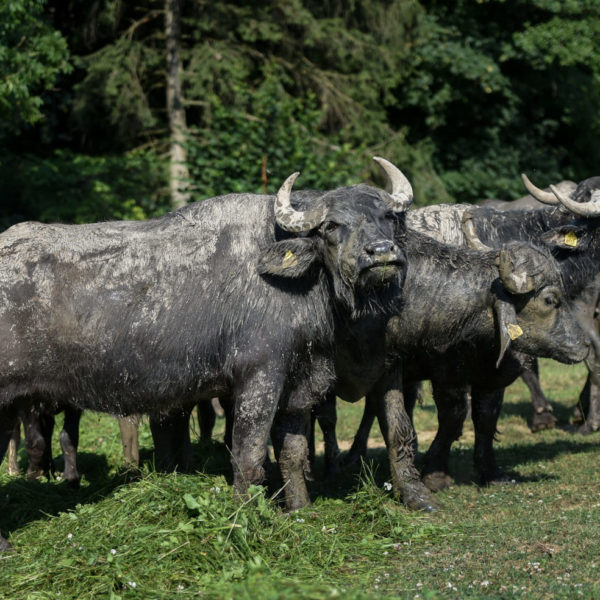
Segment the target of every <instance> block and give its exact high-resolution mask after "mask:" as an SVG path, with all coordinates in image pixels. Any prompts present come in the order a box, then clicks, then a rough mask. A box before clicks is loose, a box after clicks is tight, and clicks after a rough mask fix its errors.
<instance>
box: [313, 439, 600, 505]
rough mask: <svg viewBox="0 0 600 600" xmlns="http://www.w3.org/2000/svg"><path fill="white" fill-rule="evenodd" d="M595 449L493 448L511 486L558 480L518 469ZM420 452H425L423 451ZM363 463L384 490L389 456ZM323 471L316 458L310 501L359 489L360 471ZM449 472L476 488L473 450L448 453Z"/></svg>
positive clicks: (568, 443)
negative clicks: (328, 474) (330, 474)
mask: <svg viewBox="0 0 600 600" xmlns="http://www.w3.org/2000/svg"><path fill="white" fill-rule="evenodd" d="M532 435H533V434H532ZM597 447H598V444H597V443H596V442H594V441H589V442H583V441H579V440H575V439H573V440H553V441H542V440H537V441H535V438H532V440H531V441H528V442H527V443H523V444H514V445H512V446H510V447H507V448H496V459H497V462H498V464H499V465H500V466H501V467H502V468H503V470H504V472H505V474H506V475H507V476H508V477H509V478H510V479H514V483H516V484H518V483H535V482H538V481H549V480H556V479H558V477H557V476H555V475H552V474H550V473H545V472H535V473H528V474H527V475H524V474H521V473H520V472H519V467H520V466H523V465H525V464H527V463H532V462H544V461H550V460H553V459H555V458H557V457H559V456H561V455H563V454H578V453H582V452H589V451H591V450H594V449H596V448H597ZM423 450H426V448H424V449H423ZM365 462H366V464H367V465H368V468H369V470H370V471H371V472H372V475H373V479H374V481H375V483H376V484H377V485H378V486H383V484H384V482H386V481H390V470H389V464H388V455H387V451H386V450H385V448H378V449H370V450H369V451H368V452H367V457H366V459H365ZM423 462H424V454H423V453H419V456H418V457H417V460H416V463H417V467H418V468H419V469H420V468H422V466H423ZM323 471H324V464H323V457H322V456H318V457H317V460H316V464H315V468H314V473H315V481H313V482H312V483H311V484H310V486H309V490H310V493H311V497H312V498H313V499H314V498H316V497H318V496H324V497H327V498H345V497H347V496H348V495H349V494H350V493H352V492H353V491H354V490H355V489H356V488H357V487H358V486H359V485H360V478H361V467H353V468H351V469H347V470H343V471H342V473H341V474H340V475H339V476H337V477H335V478H327V477H324V473H323ZM450 472H451V475H452V477H453V479H454V482H455V484H456V485H479V482H478V481H477V479H476V476H475V472H474V468H473V449H472V448H469V449H464V448H455V449H453V450H452V451H451V452H450ZM511 483H513V482H510V483H506V484H505V485H511ZM493 485H497V484H493Z"/></svg>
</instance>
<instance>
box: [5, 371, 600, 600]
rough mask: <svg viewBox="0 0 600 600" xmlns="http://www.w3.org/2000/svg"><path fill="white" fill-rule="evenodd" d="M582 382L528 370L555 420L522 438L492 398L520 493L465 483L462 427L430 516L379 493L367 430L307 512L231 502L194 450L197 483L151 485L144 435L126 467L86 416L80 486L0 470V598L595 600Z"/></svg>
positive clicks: (518, 387) (114, 443) (466, 442)
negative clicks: (448, 476) (552, 426)
mask: <svg viewBox="0 0 600 600" xmlns="http://www.w3.org/2000/svg"><path fill="white" fill-rule="evenodd" d="M584 379H585V371H584V370H582V369H581V368H579V367H575V368H573V367H569V368H567V367H562V366H556V365H555V364H554V363H550V362H549V361H546V362H544V363H543V366H542V383H543V385H544V387H545V390H546V391H547V393H548V395H549V397H550V399H551V401H552V402H553V403H554V406H555V414H557V415H562V416H561V421H562V423H563V424H564V425H565V426H564V428H562V429H556V430H554V431H546V432H541V433H539V434H536V435H533V434H531V433H529V432H528V429H527V418H528V415H529V411H530V408H529V406H528V405H527V395H526V392H525V391H524V386H522V384H520V383H518V384H515V385H514V386H512V387H511V388H510V389H509V390H508V392H507V398H506V407H505V410H504V412H503V415H502V419H501V422H500V426H499V429H500V435H499V439H498V442H497V454H498V459H499V462H500V463H501V464H502V465H503V466H504V467H505V469H506V470H507V471H509V472H511V473H513V474H514V475H515V477H516V478H517V479H518V480H519V481H520V483H518V484H514V485H493V486H490V487H486V488H481V487H478V486H476V485H475V484H474V483H473V479H472V473H473V468H472V427H471V425H470V424H467V425H466V426H465V435H464V436H463V438H461V440H459V442H458V443H457V444H456V445H455V448H454V450H453V452H452V456H451V467H452V469H453V473H454V474H455V475H456V481H457V484H456V485H454V486H453V487H451V488H450V489H448V490H446V491H444V492H442V493H440V494H439V495H438V498H439V501H440V504H441V507H442V508H441V510H440V512H439V513H437V514H433V515H425V514H416V513H413V512H410V511H408V510H407V509H405V508H404V507H403V506H401V505H398V504H397V503H396V501H395V500H394V499H393V498H392V497H391V495H390V494H389V492H387V491H386V490H385V483H386V482H387V480H388V479H389V471H388V468H387V458H386V453H385V451H382V450H381V449H379V448H378V447H377V444H378V440H379V438H378V437H377V436H378V434H376V433H375V432H373V434H372V437H373V440H374V442H375V447H374V448H372V449H371V450H370V451H369V454H368V457H367V461H366V463H365V466H364V468H363V471H362V475H361V476H360V477H357V475H356V474H350V475H346V476H344V477H342V478H340V480H338V481H336V482H331V483H329V482H323V481H316V482H315V483H314V484H313V485H312V486H311V491H312V493H313V494H318V495H317V496H316V497H315V502H314V506H313V507H312V508H309V509H304V510H301V511H298V512H297V513H293V514H286V513H285V512H284V511H283V510H282V509H281V505H280V503H279V498H278V497H276V498H274V499H270V495H271V494H272V493H273V492H272V491H268V492H267V491H265V490H263V489H261V488H256V489H254V490H252V499H251V501H249V502H247V503H242V504H240V503H239V502H238V501H236V500H235V498H234V496H233V493H232V489H231V486H230V474H229V473H228V472H227V468H226V465H227V462H228V455H227V452H226V450H225V449H224V447H223V445H222V444H221V443H220V442H218V441H214V442H212V443H209V444H200V443H198V444H195V445H194V450H195V453H196V458H197V462H198V464H201V465H203V467H204V469H205V471H206V472H205V473H197V474H193V475H180V474H174V475H164V474H157V473H155V472H154V470H153V468H152V455H151V450H150V445H151V440H150V438H149V436H148V434H147V431H146V429H143V430H142V435H141V440H142V456H143V459H144V465H143V467H142V468H141V470H140V472H139V473H137V474H136V476H135V477H133V476H132V474H131V473H125V472H123V471H122V469H121V466H120V465H121V463H122V457H121V451H120V447H119V443H118V427H117V425H116V423H115V422H114V419H111V418H110V417H107V416H104V415H93V414H86V415H84V420H83V422H82V438H81V449H82V459H81V461H80V463H81V470H82V472H83V473H84V479H83V482H82V486H81V489H79V490H71V489H69V488H68V487H67V486H66V485H65V484H64V483H62V482H57V481H55V480H50V481H47V482H46V481H42V482H27V481H25V480H24V479H23V478H16V479H15V478H11V477H9V476H8V475H6V473H5V467H4V466H3V467H2V468H1V469H0V483H1V484H2V490H1V492H2V493H1V494H0V528H1V529H2V531H3V533H5V534H8V535H9V538H10V541H11V542H12V543H13V544H14V545H15V548H16V550H15V551H14V552H12V553H9V554H6V555H3V556H2V557H1V558H0V598H7V599H8V598H10V599H11V600H12V599H21V598H23V599H30V598H31V599H38V598H40V599H58V598H60V599H61V600H62V599H64V598H73V599H75V598H77V599H87V598H89V599H92V598H93V599H96V598H113V599H115V600H117V599H130V598H131V599H134V598H158V599H162V598H169V599H171V598H188V597H189V598H223V599H225V598H234V599H236V600H237V599H242V600H244V599H246V598H247V599H251V598H252V599H254V598H267V599H273V600H279V599H286V600H288V599H293V600H294V599H296V598H297V599H300V598H302V599H305V598H308V599H313V598H314V599H319V600H320V599H324V598H336V597H339V598H347V599H350V600H369V599H374V598H377V599H380V598H390V599H391V598H402V599H415V598H418V599H424V598H430V599H431V598H435V599H437V598H486V597H489V598H557V599H563V598H564V599H567V598H568V599H572V598H596V597H600V560H598V558H597V556H598V535H597V523H598V522H600V484H599V483H598V467H597V465H598V464H599V460H600V446H599V442H600V434H593V435H591V436H587V437H584V436H581V435H578V434H575V433H573V430H572V428H569V427H568V426H567V424H566V421H565V419H566V418H568V415H569V410H570V406H572V404H573V400H574V399H575V398H576V397H577V395H578V392H579V389H580V388H581V386H582V385H583V381H584ZM565 386H568V389H564V388H565ZM432 406H433V405H432V402H431V398H430V396H429V395H426V398H425V401H424V405H423V407H420V408H419V407H418V408H417V411H416V415H415V417H416V424H417V429H418V431H419V434H420V435H419V438H420V446H421V450H424V449H425V448H426V447H427V445H428V443H429V441H430V439H431V437H432V432H434V431H435V427H436V413H435V410H432ZM339 420H340V426H341V427H340V430H341V432H342V434H341V435H342V436H344V437H345V438H348V437H349V435H350V433H349V432H351V431H352V428H353V427H354V426H356V425H357V424H358V421H359V420H360V407H358V408H357V407H356V406H353V405H346V404H341V405H340V417H339ZM220 431H221V432H222V422H221V423H220ZM221 435H222V433H217V434H216V435H215V437H216V439H217V440H218V439H220V436H221ZM110 436H113V437H114V439H110ZM428 440H429V441H428ZM56 447H57V448H58V445H57V446H56ZM92 448H93V449H94V450H93V451H92V450H91V449H92ZM21 458H22V459H24V456H23V453H22V456H21ZM320 468H321V463H320V462H319V464H318V465H317V469H316V471H317V474H318V473H319V469H320Z"/></svg>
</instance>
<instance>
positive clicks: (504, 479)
mask: <svg viewBox="0 0 600 600" xmlns="http://www.w3.org/2000/svg"><path fill="white" fill-rule="evenodd" d="M479 483H480V484H481V485H483V486H487V485H492V484H495V483H498V484H501V485H504V484H513V485H514V484H515V483H517V480H516V479H515V478H514V477H512V476H510V475H507V474H506V473H505V472H504V471H503V470H502V469H500V468H497V469H496V470H495V471H493V472H492V473H487V474H485V475H481V476H480V477H479Z"/></svg>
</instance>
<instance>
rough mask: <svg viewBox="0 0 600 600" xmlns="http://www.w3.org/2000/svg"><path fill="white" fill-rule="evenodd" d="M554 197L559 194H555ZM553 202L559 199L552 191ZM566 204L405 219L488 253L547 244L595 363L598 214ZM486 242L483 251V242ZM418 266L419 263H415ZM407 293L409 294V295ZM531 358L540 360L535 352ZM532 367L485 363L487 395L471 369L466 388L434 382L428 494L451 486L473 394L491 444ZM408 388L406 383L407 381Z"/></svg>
mask: <svg viewBox="0 0 600 600" xmlns="http://www.w3.org/2000/svg"><path fill="white" fill-rule="evenodd" d="M525 180H526V178H525ZM526 183H527V185H528V187H529V188H533V189H534V191H535V190H536V188H535V187H534V186H532V185H531V184H530V182H528V180H526ZM589 183H590V182H589V180H588V181H586V182H582V184H580V186H581V187H580V189H585V188H586V187H587V188H588V189H589V187H590V185H589ZM555 191H556V192H558V190H555ZM558 194H560V192H558ZM551 195H552V196H554V192H552V193H551ZM588 196H589V193H588ZM562 198H563V206H566V207H567V208H568V210H564V209H561V208H558V207H556V206H555V207H553V208H548V209H545V210H531V211H521V212H519V213H516V212H515V213H510V212H504V213H500V212H498V211H494V210H493V209H487V208H473V206H472V205H439V206H430V207H426V208H424V209H418V210H415V211H412V212H410V213H408V215H407V224H408V227H409V231H410V229H411V228H415V229H417V230H419V231H422V232H424V233H426V234H427V235H428V236H432V237H435V238H436V239H438V240H443V241H446V242H447V243H450V244H452V245H456V246H463V247H464V246H471V247H473V248H478V249H480V250H482V251H484V250H489V249H490V248H489V246H487V245H486V244H492V245H496V246H500V245H501V244H502V243H503V240H504V241H506V240H510V239H515V238H516V239H533V240H534V241H535V240H536V241H537V242H538V243H539V244H549V245H550V247H552V248H553V252H554V253H555V254H556V255H557V257H558V258H559V263H558V264H559V266H560V269H561V273H562V279H563V281H564V282H565V284H566V294H567V297H568V298H569V299H571V298H573V297H577V300H576V302H575V304H576V305H577V322H578V323H580V324H582V325H583V327H584V329H585V331H586V334H588V335H589V336H590V337H591V338H592V339H593V340H594V341H595V343H594V352H592V353H590V360H594V358H593V357H594V355H595V354H597V352H598V350H597V347H598V340H597V337H596V334H595V331H594V329H593V324H592V322H591V316H592V315H593V310H592V311H591V312H590V306H591V308H592V309H593V306H594V305H593V304H590V302H589V298H590V295H593V294H594V290H595V289H596V287H597V286H596V283H595V277H596V275H597V273H598V265H599V264H600V263H599V262H598V259H600V257H597V256H596V254H597V253H598V250H599V246H598V241H600V240H597V241H590V239H589V238H595V236H594V234H595V232H596V231H597V223H596V219H595V218H591V217H592V215H593V214H594V208H595V207H594V203H593V202H592V203H587V205H581V204H579V202H577V201H574V202H570V203H569V202H568V198H565V197H564V196H562ZM544 199H547V197H544ZM557 203H558V202H557V200H556V198H554V201H553V204H555V205H556V204H557ZM574 205H577V206H574ZM584 206H585V207H584ZM571 210H575V211H577V210H579V211H581V213H582V214H583V213H585V215H586V217H585V218H584V219H583V220H582V221H580V222H579V224H576V223H572V221H573V213H571V212H569V211H571ZM575 231H576V232H577V233H575ZM584 232H585V235H584ZM577 236H579V238H578V237H577ZM482 239H483V240H484V241H485V242H486V244H484V243H482V242H481V240H482ZM577 239H580V242H579V243H577V242H576V243H573V240H577ZM409 246H410V245H408V246H407V250H408V251H409V254H410V249H409ZM411 258H412V257H411ZM413 264H416V263H415V261H414V259H413ZM405 292H406V293H408V292H409V288H408V289H406V290H405ZM406 341H407V338H406V337H404V338H403V342H404V343H406ZM445 350H447V351H448V352H445V359H444V360H448V365H450V368H449V369H443V368H442V367H441V365H440V363H438V364H437V366H436V369H437V372H438V373H443V372H445V371H453V370H456V369H457V365H460V364H461V361H460V357H457V356H454V357H453V356H451V352H450V350H451V348H450V346H449V347H448V348H446V349H445ZM482 350H483V349H482ZM531 354H535V353H534V352H532V353H531ZM484 356H485V352H482V353H481V354H480V353H479V352H478V353H476V356H475V358H476V359H478V360H481V359H482V357H484ZM530 360H531V359H530V356H528V355H519V356H518V357H516V359H515V360H513V361H511V363H512V364H511V367H512V368H511V369H509V370H508V371H509V372H506V369H500V371H498V370H494V367H493V362H492V361H491V357H488V358H487V360H485V361H484V364H480V370H481V372H483V373H487V376H486V377H484V378H483V383H484V384H485V386H486V387H487V388H491V389H487V390H485V389H484V390H480V388H479V386H480V384H479V383H478V381H479V380H480V378H479V376H478V374H477V373H478V372H479V370H477V371H475V370H474V371H471V370H469V369H467V373H469V375H468V376H466V377H464V379H463V383H462V385H459V386H456V385H455V384H453V383H452V378H450V379H449V380H448V381H447V382H445V383H444V381H443V379H444V377H437V379H438V382H437V384H436V382H435V381H434V397H435V400H436V404H437V406H438V410H440V409H441V412H440V415H439V430H438V435H437V436H436V441H434V443H433V444H432V447H431V449H430V451H429V452H428V454H427V456H426V458H425V467H424V471H423V472H424V475H425V478H426V483H427V484H428V486H429V487H431V488H432V489H440V488H442V487H445V486H447V485H448V484H449V482H450V477H449V474H448V472H447V463H448V460H447V458H448V454H449V450H450V445H451V444H452V442H453V441H454V440H455V439H457V437H458V436H460V434H461V431H462V422H463V421H464V417H465V415H466V414H467V396H468V391H469V389H470V390H471V393H472V394H473V395H474V398H473V400H474V402H475V404H479V403H481V404H483V406H485V407H487V408H485V410H484V411H483V413H484V417H486V418H485V419H484V421H486V424H483V423H482V422H481V419H480V418H479V416H478V414H477V409H475V408H474V412H473V418H474V423H475V429H476V436H477V435H478V433H477V430H478V429H479V430H480V432H479V435H480V437H481V436H483V437H484V438H485V437H487V438H489V439H490V440H491V439H492V437H493V434H494V432H495V423H496V421H497V418H498V414H499V411H500V407H501V403H502V397H503V390H504V387H505V386H506V385H508V384H509V383H511V382H512V381H513V380H514V378H515V377H516V376H518V374H519V373H521V372H522V371H523V365H525V364H527V363H528V361H530ZM457 361H458V362H457ZM416 364H418V361H415V360H412V361H411V363H410V364H409V365H408V368H411V367H412V366H414V365H416ZM472 364H479V363H472ZM486 365H487V367H486ZM467 366H469V365H467ZM500 367H502V365H500ZM501 371H503V372H501ZM427 378H429V377H427ZM405 381H408V380H406V379H405ZM404 391H405V396H406V398H407V403H408V411H409V412H410V411H411V409H412V405H413V403H414V397H415V395H414V393H413V388H411V387H410V386H408V387H405V390H404ZM477 396H481V399H478V398H477ZM373 418H374V410H373V409H372V408H371V407H369V406H367V408H366V411H365V416H364V419H363V422H362V423H361V427H360V429H359V432H358V434H357V436H356V439H355V444H354V445H353V448H352V450H351V452H350V456H349V458H348V460H349V461H352V460H355V459H356V457H357V456H359V455H360V454H362V453H364V451H365V449H366V441H367V437H368V432H369V430H370V427H371V424H372V421H373ZM492 424H493V427H492ZM490 444H491V441H490ZM477 451H478V449H477V448H476V453H477ZM477 460H478V459H477V456H476V461H477ZM478 472H479V475H480V480H481V481H483V482H489V481H494V480H503V479H505V478H506V477H505V476H504V475H503V473H502V471H501V470H500V469H498V468H496V467H495V466H494V463H491V462H490V463H489V465H488V467H484V468H483V469H482V468H481V467H479V468H478Z"/></svg>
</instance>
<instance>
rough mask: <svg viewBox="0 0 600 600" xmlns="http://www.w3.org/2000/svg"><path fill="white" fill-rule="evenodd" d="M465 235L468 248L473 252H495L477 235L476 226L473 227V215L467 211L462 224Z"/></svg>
mask: <svg viewBox="0 0 600 600" xmlns="http://www.w3.org/2000/svg"><path fill="white" fill-rule="evenodd" d="M460 226H461V229H462V232H463V235H464V236H465V240H466V241H467V246H469V248H471V250H480V251H487V250H493V248H491V247H490V246H486V245H485V244H484V243H483V242H482V241H481V240H480V239H479V236H478V235H477V232H476V231H475V226H474V225H473V215H472V214H471V213H470V212H469V211H468V210H467V211H465V212H464V214H463V216H462V219H461V223H460Z"/></svg>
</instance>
